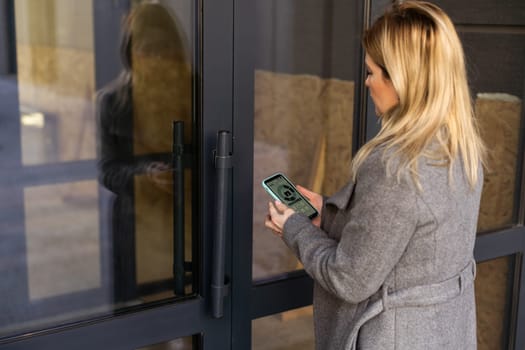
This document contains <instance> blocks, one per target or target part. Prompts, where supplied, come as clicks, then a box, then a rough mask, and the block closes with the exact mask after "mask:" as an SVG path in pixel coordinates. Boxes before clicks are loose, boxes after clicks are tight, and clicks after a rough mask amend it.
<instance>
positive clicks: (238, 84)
mask: <svg viewBox="0 0 525 350" xmlns="http://www.w3.org/2000/svg"><path fill="white" fill-rule="evenodd" d="M255 6H256V4H255V2H253V1H235V2H234V34H233V35H234V56H233V60H234V62H233V63H234V70H233V75H234V77H233V96H234V97H233V113H234V114H233V135H234V137H235V140H234V144H233V149H234V154H235V159H236V160H238V161H237V162H236V163H235V164H234V167H233V184H234V185H233V186H234V187H233V198H232V204H233V222H234V223H235V225H233V227H232V230H233V238H232V247H233V248H232V249H233V251H234V252H235V254H233V256H232V280H234V281H235V283H234V284H233V285H232V288H231V294H232V300H235V302H234V303H233V305H232V349H234V350H237V349H239V350H243V349H250V348H251V341H252V322H251V320H252V319H251V314H250V308H249V307H247V305H250V304H251V288H250V286H251V284H252V263H251V262H252V247H253V237H252V234H251V233H252V230H253V186H254V184H253V147H254V146H253V140H254V130H253V124H254V72H255V53H256V50H255V46H256V45H257V42H256V40H255V38H256V27H255V25H254V22H253V19H254V18H256V15H255V11H256V9H255ZM272 6H275V4H274V2H272ZM273 43H275V42H273Z"/></svg>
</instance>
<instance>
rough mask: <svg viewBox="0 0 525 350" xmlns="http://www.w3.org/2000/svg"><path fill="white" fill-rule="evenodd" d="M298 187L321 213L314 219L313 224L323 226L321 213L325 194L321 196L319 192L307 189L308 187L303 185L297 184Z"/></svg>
mask: <svg viewBox="0 0 525 350" xmlns="http://www.w3.org/2000/svg"><path fill="white" fill-rule="evenodd" d="M296 187H297V189H298V190H299V192H301V194H302V195H303V196H305V197H306V199H308V200H309V201H310V203H312V205H313V206H314V208H315V209H317V212H318V213H319V215H318V216H317V217H315V218H314V219H313V220H312V224H314V225H315V226H317V227H320V226H321V214H322V210H323V196H321V195H320V194H318V193H315V192H312V191H310V190H307V189H306V188H304V187H302V186H299V185H297V186H296Z"/></svg>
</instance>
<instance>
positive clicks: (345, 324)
mask: <svg viewBox="0 0 525 350" xmlns="http://www.w3.org/2000/svg"><path fill="white" fill-rule="evenodd" d="M382 153H383V152H382V151H380V150H375V151H373V152H372V153H371V154H370V156H369V157H368V158H367V159H366V160H365V162H364V163H363V164H362V166H361V168H360V170H359V172H358V176H357V178H356V182H355V184H354V183H349V184H348V185H346V186H345V187H344V188H342V189H341V190H340V191H339V192H338V193H336V194H335V195H333V196H332V197H330V198H328V199H326V200H325V201H324V205H323V211H322V223H321V228H318V227H315V226H314V225H312V223H311V222H310V220H309V219H308V218H307V217H305V216H303V215H301V214H298V213H295V214H293V215H292V216H291V217H290V218H289V219H288V220H287V221H286V222H285V225H284V228H283V239H284V241H285V242H286V244H287V245H288V246H289V247H290V248H291V249H292V250H293V252H294V253H295V254H296V255H297V257H298V258H299V260H300V261H301V263H302V264H303V265H304V268H305V270H306V272H307V273H308V274H309V275H310V276H311V277H312V278H313V279H314V281H315V285H314V325H315V338H316V348H317V349H318V350H341V349H361V350H372V349H373V350H383V349H392V350H393V349H397V350H399V349H410V350H418V349H425V350H432V349H436V350H437V349H439V350H445V349H451V350H459V349H460V350H470V349H476V310H475V300H474V286H473V280H474V278H475V263H474V262H473V249H474V242H475V236H476V225H477V218H478V210H479V202H480V196H481V187H482V183H483V179H482V177H483V175H482V171H481V170H480V174H479V175H480V180H479V181H478V184H477V186H476V187H475V188H474V189H471V188H470V186H469V185H468V182H467V180H466V178H465V176H464V172H463V168H462V165H461V162H460V161H457V162H455V165H454V166H453V168H452V171H451V176H450V177H449V175H448V168H447V167H440V166H435V165H431V164H429V163H428V161H425V160H424V159H422V160H420V162H419V163H420V164H419V174H420V183H421V186H422V191H420V190H418V189H417V188H416V186H415V185H414V183H413V181H412V180H411V179H409V178H408V177H401V179H400V180H398V179H397V177H396V176H388V175H387V171H386V165H385V163H384V161H383V160H382ZM480 168H481V167H480Z"/></svg>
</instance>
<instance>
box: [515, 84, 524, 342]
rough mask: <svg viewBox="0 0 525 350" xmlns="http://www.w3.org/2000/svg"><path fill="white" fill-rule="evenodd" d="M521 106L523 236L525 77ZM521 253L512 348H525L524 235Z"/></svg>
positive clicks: (520, 214) (519, 202) (521, 215)
mask: <svg viewBox="0 0 525 350" xmlns="http://www.w3.org/2000/svg"><path fill="white" fill-rule="evenodd" d="M521 101H522V106H521V125H520V146H519V148H518V150H521V157H520V158H518V166H517V168H518V170H517V173H516V174H517V178H516V179H517V181H516V182H517V184H518V186H516V190H517V191H518V192H517V193H518V195H517V196H516V197H517V198H516V199H517V200H516V202H515V203H516V207H515V208H517V221H518V224H519V225H521V226H522V231H523V232H522V233H521V235H522V237H523V236H525V228H524V227H523V225H525V106H523V101H525V79H524V81H523V98H522V100H521ZM521 247H522V254H521V255H520V259H518V261H520V262H521V264H519V265H517V267H519V268H520V271H519V274H517V277H519V279H517V278H516V279H515V282H516V283H519V284H518V288H517V297H518V300H517V306H516V307H517V310H516V323H515V327H514V330H515V332H514V333H515V339H514V341H515V343H514V349H525V333H524V332H522V331H520V330H523V329H525V258H524V255H525V237H524V238H522V245H521Z"/></svg>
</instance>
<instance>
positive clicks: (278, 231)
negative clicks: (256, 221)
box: [264, 215, 282, 236]
mask: <svg viewBox="0 0 525 350" xmlns="http://www.w3.org/2000/svg"><path fill="white" fill-rule="evenodd" d="M264 225H265V226H266V227H268V228H269V229H270V230H272V231H273V233H275V234H276V235H279V236H280V235H282V230H281V229H280V228H279V227H277V225H275V224H274V223H273V221H272V218H271V216H270V215H267V216H266V220H265V221H264Z"/></svg>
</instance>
